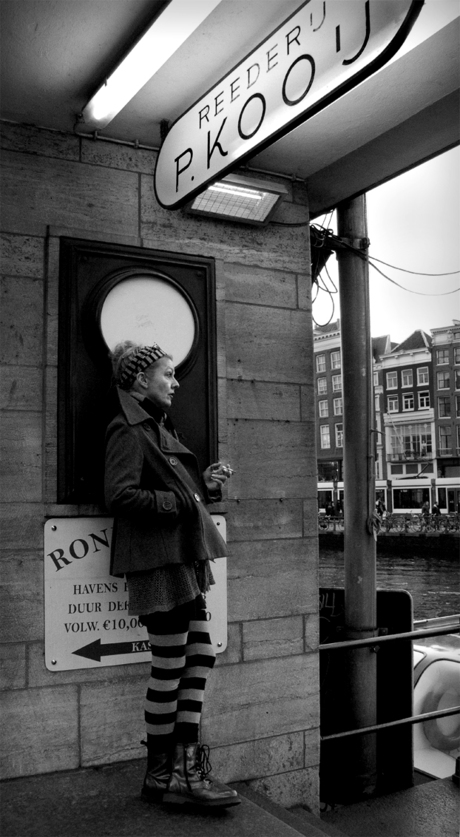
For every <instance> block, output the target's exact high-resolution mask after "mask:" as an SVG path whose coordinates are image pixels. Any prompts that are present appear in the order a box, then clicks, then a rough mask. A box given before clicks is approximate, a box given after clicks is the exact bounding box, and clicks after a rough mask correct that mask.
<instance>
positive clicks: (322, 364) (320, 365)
mask: <svg viewBox="0 0 460 837" xmlns="http://www.w3.org/2000/svg"><path fill="white" fill-rule="evenodd" d="M316 371H317V372H325V371H326V355H316Z"/></svg>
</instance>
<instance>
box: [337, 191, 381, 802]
mask: <svg viewBox="0 0 460 837" xmlns="http://www.w3.org/2000/svg"><path fill="white" fill-rule="evenodd" d="M338 235H339V238H341V239H342V241H343V242H344V245H345V246H342V247H340V248H339V249H338V251H337V259H338V263H339V285H340V311H341V337H342V387H343V412H344V417H343V418H344V446H343V452H344V494H345V497H344V521H345V535H344V559H345V631H346V638H347V639H364V638H367V637H371V636H375V635H376V634H377V605H376V538H375V537H374V533H373V528H372V525H371V521H372V518H373V514H374V509H375V463H374V453H373V451H374V439H373V433H372V432H371V431H372V428H373V412H374V399H373V377H372V343H371V334H370V310H369V276H368V273H369V270H368V262H367V260H366V259H365V258H363V256H365V255H366V254H367V247H368V244H369V242H368V239H367V217H366V203H365V196H361V197H358V198H354V199H352V200H349V201H345V202H343V203H342V204H340V205H339V207H338ZM350 246H351V247H353V248H355V249H358V250H360V251H361V253H362V255H358V254H357V253H356V252H354V251H353V250H352V249H350ZM347 674H348V678H349V679H348V682H347V688H348V694H349V700H348V701H347V709H348V712H347V715H348V718H349V721H350V724H351V727H350V728H356V727H363V726H368V725H371V724H375V723H377V659H376V654H375V652H374V651H373V650H371V649H370V648H366V649H359V650H354V651H349V652H347ZM351 747H352V749H351V751H350V762H349V764H348V765H347V770H348V769H350V775H352V776H353V779H352V782H351V785H352V787H351V789H352V792H353V793H357V794H359V795H361V794H369V793H372V791H374V790H375V785H376V775H377V765H376V736H375V735H360V736H356V738H355V743H353V744H352V745H351Z"/></svg>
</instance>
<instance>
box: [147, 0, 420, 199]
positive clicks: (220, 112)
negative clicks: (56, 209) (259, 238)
mask: <svg viewBox="0 0 460 837" xmlns="http://www.w3.org/2000/svg"><path fill="white" fill-rule="evenodd" d="M422 6H423V2H422V0H420V2H419V0H352V1H351V2H345V0H308V2H306V3H304V5H303V6H301V7H300V9H298V10H297V11H296V12H294V14H293V15H291V16H290V17H289V18H288V19H287V20H286V21H285V22H284V23H283V24H282V25H281V26H279V27H278V29H276V30H275V31H274V32H273V33H272V34H271V35H270V36H269V37H268V38H266V39H265V40H264V41H263V42H262V43H261V44H260V45H259V46H258V47H257V48H256V49H254V50H253V51H252V52H251V53H250V54H249V55H248V56H247V57H246V58H245V59H244V61H241V62H240V63H239V64H238V65H237V66H236V67H234V69H233V70H232V71H231V72H230V73H228V74H227V75H226V76H225V77H224V78H222V79H221V80H220V81H219V82H217V84H215V85H214V87H213V88H212V89H211V90H209V91H208V92H207V93H206V94H205V95H204V96H202V97H201V98H200V99H199V100H198V101H197V102H196V103H195V104H194V105H192V106H191V107H190V108H189V109H188V110H187V111H186V112H185V113H184V114H183V115H182V116H180V117H179V119H177V120H176V122H174V123H173V124H172V125H171V127H170V129H169V132H168V134H167V135H166V138H165V140H164V142H163V145H162V146H161V149H160V153H159V155H158V160H157V165H156V169H155V192H156V196H157V199H158V202H159V203H160V204H161V206H163V207H165V208H167V209H177V208H178V207H180V206H183V205H184V204H185V203H187V202H188V201H190V200H191V199H192V198H193V197H195V195H197V194H198V193H199V192H202V191H203V189H204V187H205V186H207V185H208V184H210V183H212V182H213V181H215V180H216V179H217V177H218V176H219V177H223V176H224V175H225V173H227V172H229V171H231V170H232V169H234V168H235V166H236V165H237V164H238V165H241V163H242V162H243V160H244V159H245V158H247V157H248V156H253V155H254V154H255V153H256V152H258V151H261V150H262V149H263V148H266V147H267V146H268V145H270V144H272V143H273V142H274V141H275V140H277V139H279V138H280V137H281V136H284V134H286V133H288V132H289V131H291V130H292V129H293V128H296V127H297V126H298V125H300V124H302V123H303V122H305V121H306V120H307V119H309V118H310V117H311V116H314V114H315V113H318V112H319V111H320V110H323V109H324V108H325V107H327V106H328V105H330V104H331V103H332V102H334V101H335V100H336V99H338V98H339V97H340V96H343V95H344V94H345V93H347V92H348V91H349V90H351V89H352V88H353V87H356V85H357V84H360V83H361V82H362V81H364V80H365V79H366V78H368V77H369V76H370V75H371V74H372V73H374V72H376V71H377V70H379V69H380V68H381V67H382V66H383V65H384V64H385V63H386V62H387V61H389V60H390V58H392V57H393V55H395V54H396V52H397V51H398V49H399V48H400V46H401V45H402V43H403V42H404V40H405V39H406V37H407V35H408V33H409V32H410V29H411V27H412V25H413V23H414V21H415V20H416V18H417V16H418V14H419V12H420V10H421V8H422ZM376 108H378V103H376ZM337 130H340V126H339V125H338V126H337ZM326 141H327V138H326V137H325V142H326Z"/></svg>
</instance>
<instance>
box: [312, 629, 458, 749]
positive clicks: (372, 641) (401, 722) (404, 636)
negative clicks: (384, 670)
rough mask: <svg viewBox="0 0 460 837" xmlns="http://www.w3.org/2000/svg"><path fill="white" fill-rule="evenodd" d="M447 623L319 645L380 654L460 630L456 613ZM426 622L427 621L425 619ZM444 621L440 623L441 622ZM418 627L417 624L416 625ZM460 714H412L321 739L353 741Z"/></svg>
mask: <svg viewBox="0 0 460 837" xmlns="http://www.w3.org/2000/svg"><path fill="white" fill-rule="evenodd" d="M447 620H449V621H447ZM447 620H446V621H445V622H444V624H442V625H436V626H434V625H433V627H431V628H428V629H421V630H415V631H405V632H404V633H398V634H386V635H382V636H373V637H367V638H366V639H353V640H344V641H343V642H329V643H325V644H324V645H320V646H319V651H320V652H321V651H328V652H329V651H346V650H353V649H355V648H366V647H367V648H370V650H371V651H373V652H375V653H376V652H377V651H378V650H379V646H380V645H382V644H384V643H387V642H413V641H414V640H419V639H422V638H425V637H434V636H445V635H447V634H452V633H458V632H459V631H460V614H455V615H454V616H452V617H447ZM425 621H427V620H425ZM439 621H441V620H439ZM416 624H417V623H416ZM458 714H460V706H450V707H449V708H447V709H438V710H436V711H435V712H424V713H423V714H420V715H411V716H410V717H406V718H398V719H396V720H394V721H386V722H384V723H381V724H372V725H370V726H366V727H359V728H358V729H352V730H346V731H344V732H336V733H334V734H332V735H323V736H321V742H326V741H333V740H337V739H340V738H351V737H353V736H357V735H366V734H367V733H371V732H380V731H381V730H384V729H390V728H392V727H401V726H407V725H409V724H419V723H422V722H423V721H431V720H434V719H435V718H446V717H447V716H449V715H458Z"/></svg>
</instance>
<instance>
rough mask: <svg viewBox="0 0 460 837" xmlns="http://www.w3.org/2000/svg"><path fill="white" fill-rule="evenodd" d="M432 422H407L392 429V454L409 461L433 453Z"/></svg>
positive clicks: (390, 451) (395, 457)
mask: <svg viewBox="0 0 460 837" xmlns="http://www.w3.org/2000/svg"><path fill="white" fill-rule="evenodd" d="M432 450H433V448H432V438H431V425H430V424H407V425H405V426H402V427H392V428H391V430H390V449H389V453H390V456H391V457H392V458H394V459H399V460H401V461H407V460H408V459H409V460H410V459H415V458H418V457H421V456H427V454H431V453H432Z"/></svg>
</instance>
